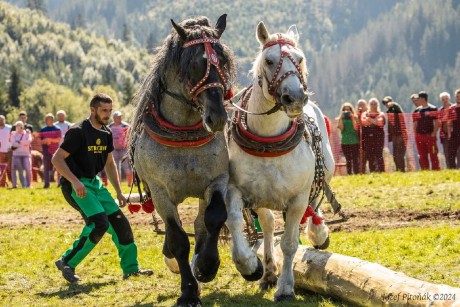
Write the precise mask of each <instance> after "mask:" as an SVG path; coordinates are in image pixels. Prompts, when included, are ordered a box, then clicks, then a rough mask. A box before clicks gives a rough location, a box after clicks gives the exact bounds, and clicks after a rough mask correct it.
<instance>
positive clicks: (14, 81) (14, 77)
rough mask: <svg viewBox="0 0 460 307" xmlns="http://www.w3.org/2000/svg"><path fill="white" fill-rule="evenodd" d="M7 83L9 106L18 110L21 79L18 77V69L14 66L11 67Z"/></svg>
mask: <svg viewBox="0 0 460 307" xmlns="http://www.w3.org/2000/svg"><path fill="white" fill-rule="evenodd" d="M9 81H10V82H9V87H8V100H9V101H10V104H11V106H13V107H16V108H19V105H20V100H19V96H20V95H21V92H22V90H23V86H22V82H21V77H20V75H19V69H18V68H17V67H16V66H14V65H13V66H12V67H11V75H10V80H9Z"/></svg>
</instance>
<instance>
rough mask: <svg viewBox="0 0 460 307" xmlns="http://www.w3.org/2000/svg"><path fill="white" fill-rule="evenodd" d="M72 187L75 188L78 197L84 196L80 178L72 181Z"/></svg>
mask: <svg viewBox="0 0 460 307" xmlns="http://www.w3.org/2000/svg"><path fill="white" fill-rule="evenodd" d="M72 187H73V189H74V190H75V193H76V194H77V197H79V198H85V197H86V187H85V185H84V184H83V183H82V182H81V181H80V180H79V181H78V182H76V183H72Z"/></svg>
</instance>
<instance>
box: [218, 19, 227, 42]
mask: <svg viewBox="0 0 460 307" xmlns="http://www.w3.org/2000/svg"><path fill="white" fill-rule="evenodd" d="M226 27H227V14H224V15H222V16H220V17H219V19H217V23H216V30H217V32H219V37H220V36H221V35H222V33H224V31H225V28H226Z"/></svg>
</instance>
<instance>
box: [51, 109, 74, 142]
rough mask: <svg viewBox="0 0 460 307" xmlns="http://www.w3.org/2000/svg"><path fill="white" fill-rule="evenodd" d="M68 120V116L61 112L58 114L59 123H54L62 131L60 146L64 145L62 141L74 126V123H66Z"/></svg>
mask: <svg viewBox="0 0 460 307" xmlns="http://www.w3.org/2000/svg"><path fill="white" fill-rule="evenodd" d="M66 118H67V114H66V113H65V111H64V110H59V111H57V112H56V119H57V121H56V122H55V123H54V125H55V126H58V127H59V129H61V142H60V143H59V144H62V141H64V136H65V134H66V133H67V131H68V130H69V129H70V127H71V126H72V123H70V122H68V121H66Z"/></svg>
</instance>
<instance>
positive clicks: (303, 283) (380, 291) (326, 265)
mask: <svg viewBox="0 0 460 307" xmlns="http://www.w3.org/2000/svg"><path fill="white" fill-rule="evenodd" d="M254 249H256V250H257V254H258V255H259V256H260V257H262V255H263V243H262V240H259V243H258V244H257V245H256V246H254ZM275 251H276V253H277V256H278V257H277V265H278V268H280V267H281V265H282V261H283V256H282V252H281V248H280V246H279V243H278V244H277V246H276V247H275ZM294 278H295V285H296V287H298V288H302V289H306V290H309V291H313V292H316V293H319V294H323V295H327V296H332V297H335V298H338V299H341V300H344V301H347V302H349V303H352V304H356V305H360V306H384V305H385V306H460V288H454V287H450V286H447V285H438V284H432V283H428V282H425V281H421V280H418V279H415V278H411V277H409V276H407V275H405V274H403V273H400V272H395V271H392V270H390V269H388V268H385V267H384V266H382V265H379V264H377V263H372V262H368V261H364V260H361V259H358V258H355V257H349V256H344V255H340V254H335V253H330V252H327V251H319V250H315V249H313V248H310V247H307V246H299V249H298V250H297V253H296V255H295V258H294Z"/></svg>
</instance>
